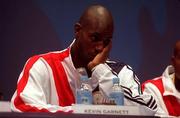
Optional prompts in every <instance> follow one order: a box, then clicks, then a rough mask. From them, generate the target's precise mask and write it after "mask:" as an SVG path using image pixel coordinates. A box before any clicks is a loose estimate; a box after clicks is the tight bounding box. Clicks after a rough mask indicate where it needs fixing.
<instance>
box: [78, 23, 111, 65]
mask: <svg viewBox="0 0 180 118" xmlns="http://www.w3.org/2000/svg"><path fill="white" fill-rule="evenodd" d="M112 35H113V28H112V27H103V26H98V25H95V24H94V25H91V26H88V27H83V26H82V27H81V30H79V32H78V39H77V42H78V47H79V51H80V52H81V57H82V58H83V59H84V61H85V62H86V63H88V62H90V61H92V60H93V59H94V57H95V56H96V55H97V54H98V53H100V52H101V51H102V50H103V49H104V48H105V47H106V46H107V45H108V44H109V42H110V41H111V40H112Z"/></svg>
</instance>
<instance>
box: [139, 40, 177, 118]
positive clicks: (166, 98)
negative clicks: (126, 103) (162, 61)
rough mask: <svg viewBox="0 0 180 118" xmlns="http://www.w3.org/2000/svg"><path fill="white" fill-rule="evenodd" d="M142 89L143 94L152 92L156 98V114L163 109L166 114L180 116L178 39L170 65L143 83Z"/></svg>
mask: <svg viewBox="0 0 180 118" xmlns="http://www.w3.org/2000/svg"><path fill="white" fill-rule="evenodd" d="M142 89H143V93H144V94H152V95H153V96H154V98H155V99H156V101H157V103H158V108H159V110H158V112H157V114H159V115H161V114H162V113H161V112H162V110H163V111H164V112H165V114H166V115H170V116H180V40H178V41H177V42H176V44H175V47H174V56H173V57H172V65H170V66H168V67H167V68H166V70H165V71H164V73H163V74H162V76H160V77H157V78H155V79H152V80H148V81H146V82H145V83H143V85H142ZM163 114H164V113H163Z"/></svg>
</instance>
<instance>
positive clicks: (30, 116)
mask: <svg viewBox="0 0 180 118" xmlns="http://www.w3.org/2000/svg"><path fill="white" fill-rule="evenodd" d="M0 118H158V117H157V116H138V115H106V114H74V113H15V112H0Z"/></svg>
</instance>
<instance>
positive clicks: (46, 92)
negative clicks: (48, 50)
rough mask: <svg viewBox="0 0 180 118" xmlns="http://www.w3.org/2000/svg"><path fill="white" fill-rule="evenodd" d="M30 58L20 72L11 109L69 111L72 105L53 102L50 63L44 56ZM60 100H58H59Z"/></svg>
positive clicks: (21, 110)
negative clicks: (35, 58)
mask: <svg viewBox="0 0 180 118" xmlns="http://www.w3.org/2000/svg"><path fill="white" fill-rule="evenodd" d="M32 60H33V59H31V60H29V61H28V62H27V64H26V66H25V67H24V69H23V71H22V73H21V74H20V77H19V80H18V85H17V90H16V92H15V93H14V95H13V97H12V99H11V109H12V111H16V112H26V111H29V112H62V111H64V112H69V111H71V106H67V107H61V106H59V105H57V104H54V105H53V104H51V102H50V99H51V98H50V95H51V93H50V92H51V88H52V87H51V84H50V81H51V80H50V75H49V70H48V68H47V66H48V64H47V63H46V62H45V60H43V59H42V58H39V59H38V60H37V61H35V62H32ZM57 101H58V100H57Z"/></svg>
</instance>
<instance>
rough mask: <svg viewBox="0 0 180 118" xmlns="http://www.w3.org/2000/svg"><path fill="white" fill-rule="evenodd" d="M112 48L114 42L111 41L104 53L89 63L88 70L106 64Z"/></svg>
mask: <svg viewBox="0 0 180 118" xmlns="http://www.w3.org/2000/svg"><path fill="white" fill-rule="evenodd" d="M111 47H112V42H111V41H110V42H109V44H108V45H107V46H106V47H105V48H104V49H103V51H102V52H100V53H98V54H97V55H96V56H95V57H94V59H93V60H92V61H90V62H89V64H88V69H89V70H92V69H93V68H94V67H95V66H96V65H98V64H101V63H104V62H105V61H106V60H107V58H108V56H109V52H110V50H111Z"/></svg>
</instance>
